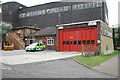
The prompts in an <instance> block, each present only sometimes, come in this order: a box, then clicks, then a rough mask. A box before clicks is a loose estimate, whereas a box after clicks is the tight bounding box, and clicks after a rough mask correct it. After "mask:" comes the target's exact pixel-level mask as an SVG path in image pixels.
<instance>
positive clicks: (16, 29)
mask: <svg viewBox="0 0 120 80" xmlns="http://www.w3.org/2000/svg"><path fill="white" fill-rule="evenodd" d="M24 28H28V29H37V30H40V29H41V28H34V27H30V26H28V27H27V26H23V27H16V28H13V29H12V30H17V29H24Z"/></svg>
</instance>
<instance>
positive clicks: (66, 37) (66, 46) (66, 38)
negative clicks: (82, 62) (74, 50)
mask: <svg viewBox="0 0 120 80" xmlns="http://www.w3.org/2000/svg"><path fill="white" fill-rule="evenodd" d="M62 36H63V41H65V44H63V51H69V44H67V41H69V31H67V30H65V31H63V34H62Z"/></svg>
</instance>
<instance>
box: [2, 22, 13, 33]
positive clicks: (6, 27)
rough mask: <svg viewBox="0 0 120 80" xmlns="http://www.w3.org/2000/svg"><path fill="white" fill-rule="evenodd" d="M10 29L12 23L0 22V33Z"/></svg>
mask: <svg viewBox="0 0 120 80" xmlns="http://www.w3.org/2000/svg"><path fill="white" fill-rule="evenodd" d="M11 29H12V25H11V24H10V23H5V22H2V23H1V24H0V30H1V32H2V34H6V33H7V32H8V31H10V30H11Z"/></svg>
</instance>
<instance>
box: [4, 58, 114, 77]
mask: <svg viewBox="0 0 120 80" xmlns="http://www.w3.org/2000/svg"><path fill="white" fill-rule="evenodd" d="M2 77H3V78H116V77H115V76H110V75H107V74H103V73H99V72H97V71H94V70H92V69H89V68H87V67H85V66H83V65H80V64H78V63H77V62H75V61H74V60H73V59H72V58H69V59H68V58H67V59H62V60H54V61H49V62H34V63H27V64H19V65H7V64H3V69H2Z"/></svg>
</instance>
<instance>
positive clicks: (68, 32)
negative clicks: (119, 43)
mask: <svg viewBox="0 0 120 80" xmlns="http://www.w3.org/2000/svg"><path fill="white" fill-rule="evenodd" d="M56 45H57V50H58V51H77V52H95V53H101V54H108V53H111V52H113V51H114V46H113V39H112V29H111V28H110V27H109V26H108V25H107V24H105V23H104V22H102V21H101V20H93V21H86V22H78V23H69V24H62V25H58V31H57V44H56Z"/></svg>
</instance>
